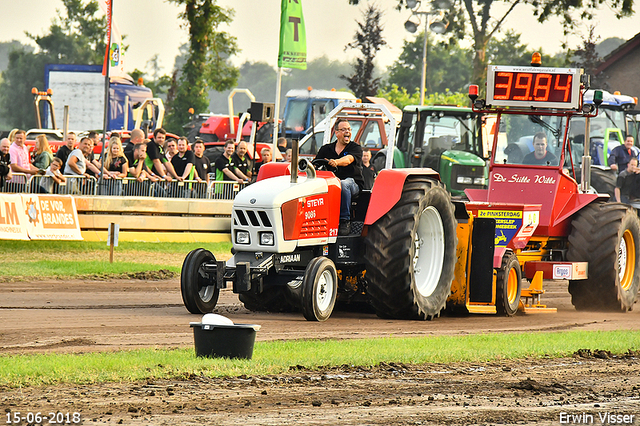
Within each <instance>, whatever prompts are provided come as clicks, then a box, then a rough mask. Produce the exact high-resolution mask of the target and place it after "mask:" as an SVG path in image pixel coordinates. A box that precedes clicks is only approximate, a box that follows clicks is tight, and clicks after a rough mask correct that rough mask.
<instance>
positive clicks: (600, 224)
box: [567, 203, 640, 311]
mask: <svg viewBox="0 0 640 426" xmlns="http://www.w3.org/2000/svg"><path fill="white" fill-rule="evenodd" d="M572 226H573V229H572V230H571V234H570V235H569V249H568V251H567V259H568V260H571V261H582V262H584V261H586V262H589V269H588V279H586V280H575V281H570V282H569V292H570V293H571V302H572V303H573V306H575V308H576V309H578V310H607V311H630V310H631V309H633V304H634V303H635V301H636V298H637V296H638V287H639V285H640V256H639V253H638V250H639V249H640V225H639V223H638V217H637V216H636V214H635V212H634V211H633V210H632V209H631V208H629V207H627V206H625V205H624V204H620V203H606V204H605V203H595V204H592V205H589V206H587V207H585V208H584V209H583V210H582V211H580V212H579V213H578V214H577V216H576V218H575V219H574V220H573V222H572Z"/></svg>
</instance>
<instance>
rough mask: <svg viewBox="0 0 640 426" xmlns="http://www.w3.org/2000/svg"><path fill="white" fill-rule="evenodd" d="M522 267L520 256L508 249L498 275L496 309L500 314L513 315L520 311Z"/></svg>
mask: <svg viewBox="0 0 640 426" xmlns="http://www.w3.org/2000/svg"><path fill="white" fill-rule="evenodd" d="M521 286H522V269H521V268H520V262H518V257H517V256H516V255H515V253H513V252H512V251H507V252H506V253H505V255H504V256H503V257H502V265H501V266H500V269H498V276H497V277H496V309H497V311H498V314H500V315H506V316H509V317H512V316H514V315H515V314H516V312H518V306H519V305H520V290H521Z"/></svg>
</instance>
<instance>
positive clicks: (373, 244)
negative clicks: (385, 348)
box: [365, 176, 457, 320]
mask: <svg viewBox="0 0 640 426" xmlns="http://www.w3.org/2000/svg"><path fill="white" fill-rule="evenodd" d="M456 226H457V223H456V219H455V216H454V209H453V204H452V203H451V198H450V195H449V193H447V191H446V190H445V189H444V188H443V187H442V184H441V183H440V182H438V181H436V180H434V179H432V178H429V177H427V176H409V177H407V180H406V181H405V184H404V187H403V189H402V194H401V196H400V200H399V201H398V202H397V203H396V205H395V206H394V207H393V208H392V209H391V210H390V211H389V212H387V214H385V215H384V216H383V217H382V218H380V219H379V220H378V221H376V223H374V224H373V225H371V226H370V227H369V230H368V235H367V237H366V239H365V263H366V270H367V272H366V279H367V282H368V286H367V294H368V295H369V298H370V303H371V305H372V306H373V308H374V309H375V310H376V313H377V314H378V316H381V317H385V318H400V319H421V320H424V319H427V320H430V319H432V318H434V317H437V316H439V315H440V311H442V309H443V308H444V306H445V303H446V301H447V298H448V297H449V294H450V293H451V282H452V281H453V273H454V268H455V263H456V244H457V237H456Z"/></svg>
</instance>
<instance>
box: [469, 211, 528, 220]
mask: <svg viewBox="0 0 640 426" xmlns="http://www.w3.org/2000/svg"><path fill="white" fill-rule="evenodd" d="M478 217H494V218H502V219H522V210H516V211H510V210H480V211H479V212H478Z"/></svg>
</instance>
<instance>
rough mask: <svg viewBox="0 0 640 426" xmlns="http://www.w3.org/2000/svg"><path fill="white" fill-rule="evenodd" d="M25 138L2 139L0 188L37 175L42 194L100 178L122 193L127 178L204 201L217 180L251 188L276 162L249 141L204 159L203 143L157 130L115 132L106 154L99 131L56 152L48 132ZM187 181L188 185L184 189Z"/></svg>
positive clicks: (103, 187)
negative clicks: (125, 136) (173, 186)
mask: <svg viewBox="0 0 640 426" xmlns="http://www.w3.org/2000/svg"><path fill="white" fill-rule="evenodd" d="M26 139H27V138H26V132H25V131H24V130H19V129H14V130H12V131H11V132H10V134H9V136H8V137H7V138H4V139H2V140H1V141H0V177H1V178H2V180H1V181H0V183H1V184H2V186H0V190H3V186H4V184H5V182H11V180H12V178H13V179H17V176H18V175H20V176H22V177H23V179H22V181H23V182H24V181H25V179H24V177H25V176H26V179H27V180H29V179H30V178H31V177H36V178H37V179H36V182H37V192H40V193H54V192H57V191H56V188H57V187H58V186H61V185H66V183H67V181H69V180H72V181H75V180H90V179H95V181H96V182H98V188H99V190H98V194H109V195H122V194H123V185H122V181H123V180H125V179H126V180H128V181H135V182H137V183H139V184H141V183H146V184H148V185H153V184H157V185H156V187H155V188H156V189H155V190H154V191H155V194H154V195H159V196H178V197H191V196H192V193H196V194H197V195H196V196H197V197H198V198H205V197H206V191H207V188H209V186H210V184H211V183H212V181H220V182H234V183H239V184H245V185H246V184H250V183H251V182H253V181H255V178H256V176H257V174H258V171H259V170H260V167H261V166H262V165H263V164H265V163H267V162H270V161H272V159H273V155H272V153H271V150H270V149H269V148H262V149H261V151H260V155H259V157H258V159H257V160H259V161H253V160H251V159H250V157H249V153H248V147H247V143H246V142H244V141H240V142H239V143H238V144H237V145H236V144H235V142H234V141H232V140H229V141H226V142H225V143H224V150H223V152H222V153H221V154H220V155H219V157H218V158H217V159H216V160H215V161H214V162H213V163H212V162H211V161H210V159H209V158H208V157H207V156H206V155H205V150H206V146H205V143H204V142H203V141H202V140H200V139H196V140H195V141H194V142H193V144H189V142H188V140H187V138H185V137H178V138H177V139H176V138H173V137H170V138H168V137H167V132H166V131H165V130H164V129H162V128H158V129H156V130H155V131H154V132H153V136H152V137H150V138H147V137H146V135H145V133H144V132H143V131H142V130H140V129H134V130H132V131H131V132H130V135H129V140H128V141H127V143H125V144H123V141H122V139H121V138H120V136H119V135H118V134H117V133H112V134H111V136H110V138H109V139H108V140H106V145H105V148H104V149H103V150H101V151H102V155H100V154H97V150H95V151H94V148H95V147H96V146H100V145H99V144H100V140H101V135H99V134H98V133H96V132H88V133H86V134H82V136H81V137H79V136H78V135H76V134H75V133H74V132H68V133H67V135H66V140H65V141H64V144H62V145H60V146H59V148H58V149H57V151H55V152H54V150H52V147H51V145H50V143H49V140H48V139H47V136H46V135H45V134H40V135H38V136H37V137H36V139H35V143H34V144H32V149H30V147H29V146H28V145H27V144H26V143H25V142H26ZM278 143H279V149H282V148H280V147H283V148H284V150H285V152H286V145H287V141H286V139H285V138H280V140H279V141H278ZM289 152H290V149H289ZM3 165H4V168H3ZM3 171H4V173H3ZM171 182H176V183H179V184H180V183H182V184H180V185H181V186H182V188H181V190H180V191H179V192H177V193H174V194H170V195H167V194H166V190H167V188H168V185H167V184H168V183H171ZM127 183H128V182H127ZM184 183H187V184H188V185H186V187H185V185H184ZM163 185H164V186H163ZM163 188H164V189H163ZM31 192H33V191H31Z"/></svg>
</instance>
